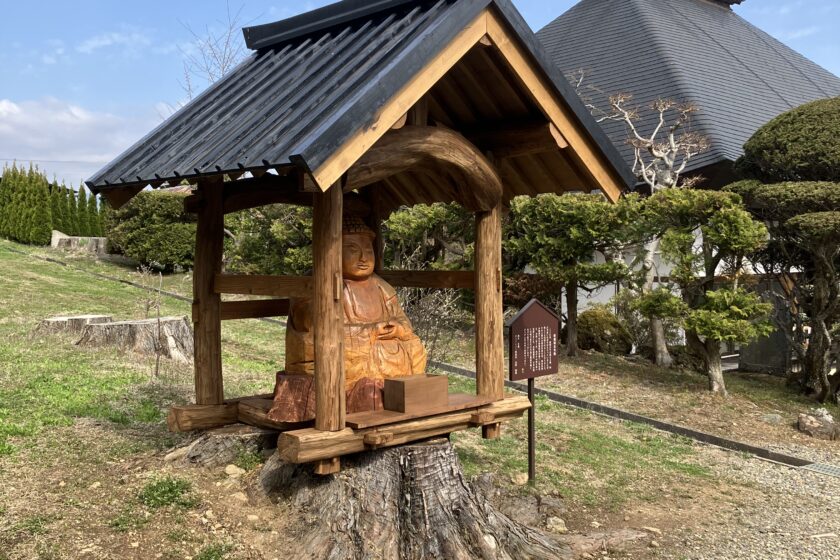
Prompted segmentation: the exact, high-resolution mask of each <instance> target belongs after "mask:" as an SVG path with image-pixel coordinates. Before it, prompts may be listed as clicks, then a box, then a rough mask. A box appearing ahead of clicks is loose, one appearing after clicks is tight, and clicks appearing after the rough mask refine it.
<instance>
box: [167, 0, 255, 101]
mask: <svg viewBox="0 0 840 560" xmlns="http://www.w3.org/2000/svg"><path fill="white" fill-rule="evenodd" d="M242 10H243V6H240V7H239V9H237V10H236V11H235V12H233V11H231V8H230V2H228V3H227V4H226V11H225V16H226V17H225V19H220V20H218V21H217V23H218V25H219V26H220V27H219V29H218V30H216V29H214V28H212V27H210V26H206V27H205V28H204V34H199V33H197V32H196V31H195V30H193V28H192V27H190V26H189V25H188V24H185V23H183V22H181V25H183V26H184V29H186V30H187V32H188V33H189V34H190V36H191V37H192V42H191V43H190V44H189V45H188V46H186V47H179V49H180V51H181V55H182V56H183V57H184V75H183V82H181V87H182V88H183V89H184V92H186V94H187V96H188V97H189V99H192V98H193V97H194V96H195V94H196V86H195V82H196V81H199V82H203V83H205V84H207V85H209V84H212V83H215V82H217V81H218V80H220V79H221V78H222V77H223V76H225V75H226V74H227V73H228V72H230V71H231V70H233V68H234V67H236V65H237V64H239V63H240V62H241V61H242V59H243V58H245V54H246V50H245V45H244V43H243V41H242V32H241V28H242Z"/></svg>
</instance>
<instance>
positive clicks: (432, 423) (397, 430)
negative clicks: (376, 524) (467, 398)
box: [277, 396, 531, 463]
mask: <svg viewBox="0 0 840 560" xmlns="http://www.w3.org/2000/svg"><path fill="white" fill-rule="evenodd" d="M530 407H531V403H530V402H529V401H528V398H527V397H525V396H508V397H506V398H504V399H502V400H500V401H496V402H492V403H489V404H484V405H481V406H478V407H477V408H476V407H473V408H467V409H462V410H457V411H450V412H444V413H440V414H437V415H435V416H426V417H423V418H417V419H414V420H397V421H396V422H393V423H389V424H383V425H378V426H376V427H368V428H360V429H353V428H345V429H343V430H339V431H337V432H326V431H320V430H316V429H314V428H304V429H299V430H292V431H287V432H284V433H282V434H280V439H279V440H278V442H277V449H278V450H279V452H280V455H281V457H283V459H285V460H286V461H289V462H290V463H309V462H314V461H332V460H334V459H336V458H338V457H341V456H343V455H349V454H352V453H359V452H361V451H366V450H370V449H378V448H381V447H391V446H394V445H402V444H405V443H410V442H412V441H419V440H423V439H427V438H430V437H435V436H440V435H444V434H449V433H452V432H457V431H461V430H466V429H468V428H475V427H479V426H487V425H496V424H498V423H499V422H503V421H506V420H511V419H513V418H517V417H519V416H521V415H522V413H523V412H525V411H526V410H528V409H529V408H530ZM392 414H393V413H392ZM390 418H393V416H391V417H390Z"/></svg>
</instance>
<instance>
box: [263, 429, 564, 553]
mask: <svg viewBox="0 0 840 560" xmlns="http://www.w3.org/2000/svg"><path fill="white" fill-rule="evenodd" d="M260 485H261V489H262V491H264V492H266V493H267V494H268V495H269V496H270V497H272V498H274V499H279V500H284V501H285V500H288V501H290V502H291V503H292V504H293V505H294V506H296V507H298V508H300V509H301V510H303V513H304V514H305V517H306V518H307V519H312V520H314V523H313V524H310V525H308V526H307V528H306V531H305V532H304V534H303V535H301V537H300V539H299V540H298V543H299V546H298V547H297V550H298V551H299V552H298V553H297V554H296V555H294V554H293V555H292V556H291V557H292V558H335V559H339V558H340V559H360V560H361V559H363V558H382V559H386V560H387V559H393V560H397V559H400V560H415V559H416V560H420V559H424V560H425V559H427V558H447V559H468V558H469V559H473V558H477V559H488V560H489V559H494V560H502V559H504V560H507V559H513V558H533V559H549V558H550V559H564V558H573V551H572V548H571V547H569V546H567V545H566V544H564V543H562V542H560V541H559V540H557V539H556V538H554V537H551V536H548V535H545V534H543V533H541V532H539V531H537V530H535V529H531V528H529V527H526V526H524V525H521V524H519V523H517V522H516V521H514V520H512V519H510V518H509V517H507V516H506V515H504V514H503V513H501V512H499V511H498V510H496V509H495V508H494V507H493V506H492V505H491V504H490V502H488V501H487V499H486V498H485V497H484V496H483V494H481V493H480V492H477V491H476V490H474V489H473V487H472V486H471V485H470V484H469V483H468V482H467V481H466V479H465V478H464V475H463V473H462V471H461V466H460V464H459V462H458V458H457V456H456V454H455V451H454V449H453V448H452V445H451V444H450V443H449V441H448V440H446V439H435V440H432V441H429V442H426V443H418V444H411V445H405V446H402V447H395V448H391V449H387V450H382V451H376V452H368V453H360V454H358V455H354V456H350V457H343V458H342V470H341V472H340V473H339V474H336V475H333V476H331V477H327V478H324V477H319V476H316V475H314V474H312V466H311V465H309V466H308V465H293V464H290V463H285V462H283V461H282V459H280V457H279V455H278V454H275V455H273V456H272V457H271V459H269V461H268V462H267V463H266V465H265V466H264V467H263V470H262V472H261V474H260Z"/></svg>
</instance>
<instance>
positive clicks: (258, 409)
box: [237, 397, 311, 432]
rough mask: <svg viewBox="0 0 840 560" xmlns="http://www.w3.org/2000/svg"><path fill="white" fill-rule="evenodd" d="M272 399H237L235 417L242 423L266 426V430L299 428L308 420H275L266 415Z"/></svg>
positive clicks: (280, 430) (279, 430) (259, 426)
mask: <svg viewBox="0 0 840 560" xmlns="http://www.w3.org/2000/svg"><path fill="white" fill-rule="evenodd" d="M273 403H274V401H273V400H272V399H271V398H258V397H254V398H246V399H242V400H240V401H239V404H238V406H237V419H238V421H239V422H241V423H243V424H248V425H249V426H256V427H258V428H266V429H268V430H277V431H278V432H282V431H285V430H291V429H295V428H301V427H304V426H306V425H307V424H309V425H311V423H309V422H275V421H273V420H271V419H270V418H269V417H268V411H269V410H270V409H271V406H272V404H273Z"/></svg>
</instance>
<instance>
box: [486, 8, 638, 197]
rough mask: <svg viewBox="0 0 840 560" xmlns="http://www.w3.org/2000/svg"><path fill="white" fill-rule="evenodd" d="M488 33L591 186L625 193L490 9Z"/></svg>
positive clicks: (609, 194)
mask: <svg viewBox="0 0 840 560" xmlns="http://www.w3.org/2000/svg"><path fill="white" fill-rule="evenodd" d="M486 25H487V34H488V35H489V36H490V38H491V39H492V41H493V44H494V45H496V48H497V49H498V50H499V52H500V53H501V55H502V56H503V57H504V59H505V61H506V62H507V64H508V65H509V66H510V68H511V69H512V70H513V71H514V73H515V74H516V75H517V77H518V78H519V79H520V80H522V82H523V84H524V85H525V87H526V88H527V89H528V90H529V92H530V94H531V97H532V99H533V100H534V101H535V102H536V103H537V105H539V107H540V109H542V111H543V112H544V113H545V114H546V115H547V116H548V117H549V119H550V120H551V122H552V123H554V124H555V126H557V129H558V130H559V131H560V132H561V133H562V134H563V136H564V137H565V139H566V141H567V142H568V143H569V147H570V148H571V151H572V152H573V154H574V156H575V157H576V158H578V159H579V160H580V161H581V162H582V164H583V167H584V168H585V169H586V171H587V172H588V175H590V176H591V177H592V179H593V183H594V184H593V185H590V186H591V187H598V188H600V189H601V190H603V191H604V193H605V194H606V195H607V197H609V199H610V200H612V201H613V202H615V201H617V200H618V198H619V197H620V196H621V192H622V189H623V182H622V180H621V179H620V178H619V177H618V176H617V175H616V173H615V171H614V170H613V169H612V167H611V165H610V163H609V162H608V161H607V160H606V157H604V155H603V154H601V152H600V150H599V149H598V147H597V146H596V145H595V143H594V142H593V141H592V140H591V139H590V138H588V137H586V136H585V134H584V132H583V127H582V126H581V125H580V124H579V123H578V122H577V119H576V118H575V117H574V115H573V113H572V111H571V109H569V108H568V107H567V106H566V105H565V103H564V102H563V101H562V100H561V99H560V96H559V95H558V94H557V93H556V92H555V90H554V86H553V85H551V84H550V82H549V80H548V78H546V77H545V76H543V75H542V73H541V72H540V71H538V70H537V68H536V65H535V64H534V63H533V62H532V61H531V59H530V55H528V54H527V53H526V49H525V48H524V47H523V46H522V45H521V44H519V41H518V40H517V39H516V38H515V37H514V36H513V35H512V34H511V33H510V32H508V30H507V28H506V26H505V24H504V23H503V22H502V20H501V19H499V17H498V16H497V15H495V14H494V13H493V12H492V11H488V12H487V17H486Z"/></svg>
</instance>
